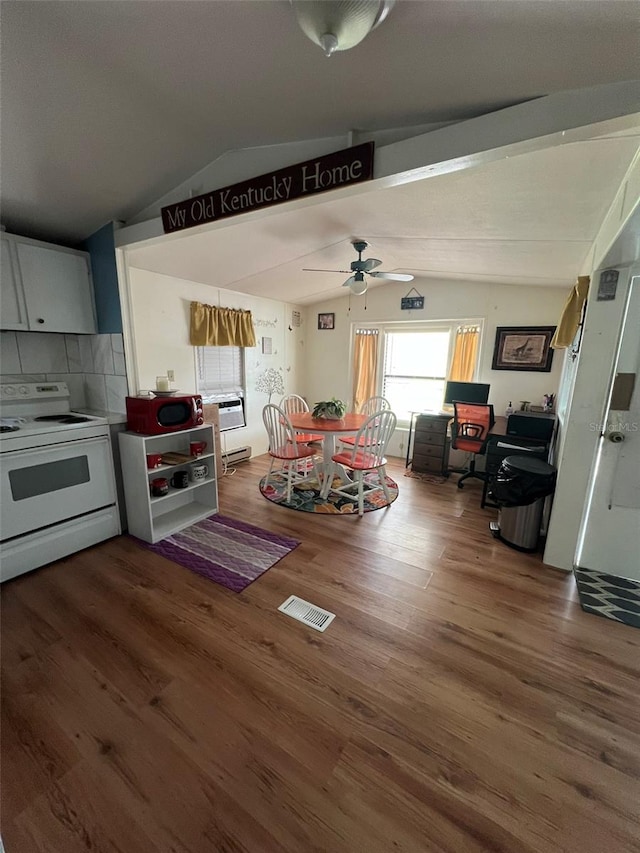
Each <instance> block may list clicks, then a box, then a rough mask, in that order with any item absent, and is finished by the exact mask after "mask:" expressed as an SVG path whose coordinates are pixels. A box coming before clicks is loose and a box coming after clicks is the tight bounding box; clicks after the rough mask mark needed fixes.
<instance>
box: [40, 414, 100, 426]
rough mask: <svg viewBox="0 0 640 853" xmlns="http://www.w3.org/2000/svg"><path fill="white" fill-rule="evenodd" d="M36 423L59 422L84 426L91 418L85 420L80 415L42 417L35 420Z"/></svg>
mask: <svg viewBox="0 0 640 853" xmlns="http://www.w3.org/2000/svg"><path fill="white" fill-rule="evenodd" d="M34 420H35V421H58V423H61V424H84V423H88V422H89V421H90V420H91V418H85V417H82V416H80V415H69V414H63V415H40V417H39V418H34Z"/></svg>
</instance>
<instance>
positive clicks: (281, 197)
mask: <svg viewBox="0 0 640 853" xmlns="http://www.w3.org/2000/svg"><path fill="white" fill-rule="evenodd" d="M373 148H374V144H373V142H365V143H363V144H362V145H355V146H354V147H353V148H345V149H343V150H342V151H334V152H333V154H326V155H325V156H323V157H316V158H314V159H313V160H307V161H305V162H304V163H296V165H295V166H287V167H286V168H285V169H278V170H277V171H276V172H270V173H269V174H267V175H260V176H259V177H257V178H251V180H248V181H242V182H241V183H239V184H232V185H231V186H230V187H223V188H222V189H218V190H212V191H211V192H208V193H204V194H203V195H199V196H195V198H190V199H187V200H186V201H179V202H177V203H176V204H170V205H168V206H167V207H163V208H162V210H161V213H162V226H163V228H164V232H165V234H170V233H172V232H174V231H183V230H184V229H186V228H194V227H195V226H196V225H203V224H204V223H205V222H214V221H215V220H217V219H226V218H227V217H228V216H237V215H238V214H240V213H247V212H248V211H250V210H258V209H260V208H262V207H271V206H272V205H274V204H282V203H283V202H285V201H292V200H293V199H294V198H301V197H302V196H309V195H315V194H316V193H323V192H326V191H327V190H335V189H338V187H346V186H348V185H349V184H357V183H360V182H361V181H369V180H371V178H372V177H373Z"/></svg>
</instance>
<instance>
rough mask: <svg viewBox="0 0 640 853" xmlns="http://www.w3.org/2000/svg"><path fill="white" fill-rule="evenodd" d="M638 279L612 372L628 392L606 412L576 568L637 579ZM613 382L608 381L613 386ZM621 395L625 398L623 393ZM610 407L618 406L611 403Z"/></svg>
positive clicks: (639, 539)
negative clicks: (620, 406)
mask: <svg viewBox="0 0 640 853" xmlns="http://www.w3.org/2000/svg"><path fill="white" fill-rule="evenodd" d="M639 330H640V275H635V276H634V277H632V279H631V284H630V289H629V299H628V304H627V310H626V316H625V319H624V324H623V328H622V334H621V337H620V346H619V350H618V358H617V362H616V368H615V374H614V376H615V377H620V376H621V375H624V376H625V378H624V379H622V380H620V379H618V390H620V386H621V385H625V384H626V386H627V388H630V387H631V385H632V383H633V382H634V381H635V384H634V385H633V392H632V394H631V398H630V401H629V403H628V408H627V403H626V402H625V403H623V405H624V406H625V407H624V408H623V409H613V408H611V407H609V408H608V410H607V413H606V416H605V417H604V418H603V423H602V424H595V423H594V424H593V425H590V428H593V429H594V430H599V431H600V432H601V433H602V435H601V438H600V444H599V447H598V453H597V459H596V464H595V465H594V469H593V471H594V473H593V475H592V481H591V487H590V494H589V498H588V503H587V510H586V513H585V516H584V519H583V524H582V532H581V540H580V545H579V548H578V555H577V564H578V566H580V567H582V568H585V569H593V570H595V571H598V572H604V573H606V574H612V575H617V576H619V577H624V578H632V579H634V580H639V581H640V331H639ZM615 386H616V383H615V382H614V387H615ZM622 396H625V395H624V394H623V395H622ZM613 403H614V404H616V405H620V403H619V402H616V400H615V399H614V400H613Z"/></svg>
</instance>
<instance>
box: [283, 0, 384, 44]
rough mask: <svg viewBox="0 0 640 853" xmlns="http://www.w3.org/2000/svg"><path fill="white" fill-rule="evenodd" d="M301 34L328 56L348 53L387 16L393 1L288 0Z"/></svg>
mask: <svg viewBox="0 0 640 853" xmlns="http://www.w3.org/2000/svg"><path fill="white" fill-rule="evenodd" d="M290 2H291V5H292V6H293V11H294V12H295V14H296V18H297V19H298V23H299V24H300V28H301V30H302V32H303V33H304V34H305V35H306V36H308V38H310V39H311V41H312V42H313V43H314V44H317V45H318V46H319V47H321V48H322V50H323V51H324V54H325V56H331V55H332V54H333V53H336V52H337V51H339V50H349V49H350V48H352V47H355V46H356V45H357V44H360V42H361V41H362V40H363V39H364V38H365V36H367V35H368V34H369V33H370V32H371V30H374V29H375V28H376V27H377V26H378V25H379V24H381V23H382V22H383V21H384V19H385V18H386V17H387V15H388V14H389V12H390V11H391V9H392V8H393V6H394V5H395V2H396V0H290Z"/></svg>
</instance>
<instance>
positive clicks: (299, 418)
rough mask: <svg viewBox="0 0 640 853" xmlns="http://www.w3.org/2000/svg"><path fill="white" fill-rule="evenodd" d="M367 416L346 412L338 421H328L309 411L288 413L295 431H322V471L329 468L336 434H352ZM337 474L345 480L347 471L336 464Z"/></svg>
mask: <svg viewBox="0 0 640 853" xmlns="http://www.w3.org/2000/svg"><path fill="white" fill-rule="evenodd" d="M368 418H369V415H360V414H353V413H352V414H347V415H345V416H344V417H343V418H341V419H340V420H339V421H330V420H327V419H326V418H314V417H312V415H311V412H297V413H295V414H290V415H289V420H290V421H291V426H292V427H293V428H294V430H295V431H296V432H303V433H307V432H309V433H314V432H315V433H322V435H323V436H324V441H323V442H322V455H323V467H324V473H325V474H326V472H327V471H330V470H331V461H332V460H331V457H332V456H333V455H334V454H335V452H336V436H337V435H338V436H339V435H354V434H355V433H356V432H358V430H359V429H360V427H361V426H362V424H363V423H364V422H365V421H366V420H367V419H368ZM338 468H339V474H340V476H341V477H342V479H343V480H344V482H347V481H348V480H349V477H348V476H347V472H346V471H345V470H344V469H343V468H342V466H338Z"/></svg>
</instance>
